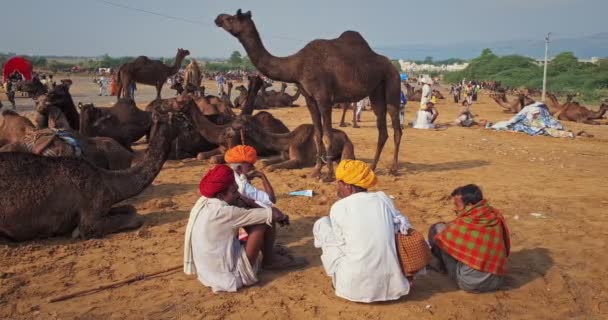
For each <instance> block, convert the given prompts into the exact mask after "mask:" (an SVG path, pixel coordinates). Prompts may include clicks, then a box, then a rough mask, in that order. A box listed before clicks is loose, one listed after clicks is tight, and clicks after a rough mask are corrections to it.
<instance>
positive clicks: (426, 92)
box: [420, 83, 433, 106]
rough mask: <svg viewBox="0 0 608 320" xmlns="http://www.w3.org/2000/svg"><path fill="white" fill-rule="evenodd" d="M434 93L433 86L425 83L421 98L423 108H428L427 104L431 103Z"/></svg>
mask: <svg viewBox="0 0 608 320" xmlns="http://www.w3.org/2000/svg"><path fill="white" fill-rule="evenodd" d="M432 93H433V90H431V86H430V85H428V84H426V83H425V84H424V85H423V86H422V97H421V98H420V105H421V106H426V104H427V103H429V101H431V94H432Z"/></svg>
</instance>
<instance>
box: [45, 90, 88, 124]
mask: <svg viewBox="0 0 608 320" xmlns="http://www.w3.org/2000/svg"><path fill="white" fill-rule="evenodd" d="M48 105H54V106H56V107H57V108H59V110H60V112H61V113H62V114H63V115H65V118H66V120H67V121H68V123H69V127H68V128H70V129H74V130H79V129H80V116H79V114H78V111H77V110H76V105H74V100H73V99H72V95H71V94H70V86H69V85H66V84H60V85H57V86H55V88H53V89H52V90H51V91H50V92H49V93H47V94H45V95H42V96H41V97H39V98H38V101H36V117H35V122H36V128H37V129H44V128H48V124H49V119H48V115H47V114H46V113H45V112H44V111H43V110H46V109H45V107H46V106H48Z"/></svg>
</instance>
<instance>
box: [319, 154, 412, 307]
mask: <svg viewBox="0 0 608 320" xmlns="http://www.w3.org/2000/svg"><path fill="white" fill-rule="evenodd" d="M336 180H338V182H337V191H338V196H339V197H340V198H342V199H341V200H339V201H338V202H336V203H334V205H333V206H332V207H331V211H330V213H329V217H323V218H321V219H319V220H317V221H316V222H315V224H314V227H313V234H314V239H315V247H317V248H321V249H322V251H323V252H322V255H321V261H322V263H323V267H324V268H325V272H326V273H327V275H329V276H330V277H331V278H332V284H333V286H334V288H335V289H336V295H337V296H339V297H342V298H344V299H348V300H351V301H357V302H374V301H386V300H396V299H399V298H400V297H401V296H404V295H407V294H408V293H409V291H410V285H409V283H408V280H407V279H406V278H405V276H404V275H403V272H402V270H401V266H400V262H399V258H398V256H397V251H396V248H395V232H396V231H397V230H399V231H400V232H403V233H404V234H407V230H408V229H411V228H412V227H411V225H410V224H409V221H408V220H407V219H406V218H405V217H404V216H402V215H401V214H400V213H399V211H397V209H396V208H395V206H394V204H393V202H392V201H391V200H390V199H389V198H388V197H387V196H386V194H385V193H384V192H381V191H379V192H368V191H367V189H368V188H370V187H373V186H374V185H375V184H376V176H375V174H374V172H373V171H372V170H371V169H370V168H369V167H368V166H367V164H365V163H364V162H362V161H358V160H342V161H341V162H340V164H339V165H338V167H337V168H336Z"/></svg>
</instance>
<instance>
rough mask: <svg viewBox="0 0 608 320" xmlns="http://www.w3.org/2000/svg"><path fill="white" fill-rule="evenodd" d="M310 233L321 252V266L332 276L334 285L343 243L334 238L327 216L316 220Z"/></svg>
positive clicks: (342, 253)
mask: <svg viewBox="0 0 608 320" xmlns="http://www.w3.org/2000/svg"><path fill="white" fill-rule="evenodd" d="M312 233H313V235H314V238H315V247H316V248H321V249H322V252H323V253H322V254H321V262H322V263H323V268H325V273H326V274H327V275H328V276H330V277H331V278H332V281H333V283H334V286H335V285H336V283H335V280H334V278H335V277H334V274H335V273H336V271H337V270H338V266H339V265H340V262H341V260H342V258H343V257H344V252H343V251H342V247H343V246H344V243H343V242H342V241H340V240H338V239H337V238H336V236H335V233H334V232H333V230H332V226H331V220H330V219H329V217H322V218H320V219H319V220H317V221H316V222H315V224H314V226H313V228H312Z"/></svg>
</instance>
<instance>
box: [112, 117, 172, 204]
mask: <svg viewBox="0 0 608 320" xmlns="http://www.w3.org/2000/svg"><path fill="white" fill-rule="evenodd" d="M168 130H169V125H168V124H165V123H158V124H155V127H153V128H152V130H151V132H153V133H154V134H153V136H151V137H150V145H149V146H148V150H147V151H146V154H145V156H144V158H143V160H142V161H141V162H140V163H138V164H137V165H136V166H134V167H131V168H129V169H125V170H119V171H109V170H104V171H103V172H104V176H105V177H104V179H103V181H107V182H106V186H107V188H108V190H107V191H108V192H109V193H110V194H111V199H112V203H117V202H120V201H123V200H126V199H129V198H131V197H134V196H136V195H138V194H140V193H141V192H142V191H143V190H144V189H145V188H146V187H148V186H149V185H150V184H151V183H152V181H154V178H156V176H157V175H158V173H159V172H160V170H161V169H162V167H163V164H164V163H165V161H166V160H167V157H168V156H169V150H170V148H171V141H172V139H171V137H169V132H168Z"/></svg>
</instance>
